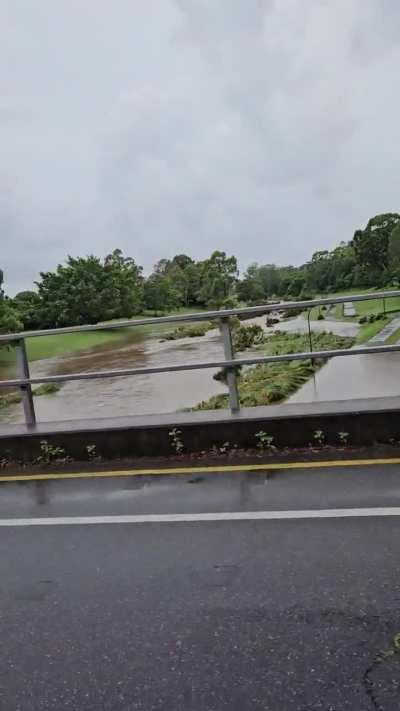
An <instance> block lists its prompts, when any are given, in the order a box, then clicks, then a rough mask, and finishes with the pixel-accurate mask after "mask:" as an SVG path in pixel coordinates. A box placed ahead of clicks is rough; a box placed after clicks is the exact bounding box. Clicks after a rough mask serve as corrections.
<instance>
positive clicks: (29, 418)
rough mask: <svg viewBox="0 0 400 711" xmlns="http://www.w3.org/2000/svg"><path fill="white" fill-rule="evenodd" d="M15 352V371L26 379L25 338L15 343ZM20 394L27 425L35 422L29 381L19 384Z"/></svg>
mask: <svg viewBox="0 0 400 711" xmlns="http://www.w3.org/2000/svg"><path fill="white" fill-rule="evenodd" d="M16 353H17V371H18V377H19V378H21V379H24V380H26V379H27V378H29V377H30V375H29V362H28V356H27V353H26V346H25V339H24V338H21V340H20V341H17V343H16ZM19 387H20V390H21V395H22V406H23V408H24V415H25V422H26V424H27V425H35V424H36V415H35V406H34V404H33V395H32V388H31V385H30V383H27V384H26V385H20V386H19Z"/></svg>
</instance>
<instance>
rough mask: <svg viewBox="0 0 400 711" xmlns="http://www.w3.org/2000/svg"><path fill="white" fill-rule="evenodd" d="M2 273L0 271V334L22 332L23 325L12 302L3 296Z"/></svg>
mask: <svg viewBox="0 0 400 711" xmlns="http://www.w3.org/2000/svg"><path fill="white" fill-rule="evenodd" d="M3 279H4V276H3V272H2V270H1V269H0V333H15V332H16V331H22V329H23V327H24V326H23V323H22V320H21V318H20V316H19V314H18V311H17V310H16V309H15V308H14V307H13V305H12V302H11V300H10V299H8V298H7V297H6V296H5V295H4V289H3Z"/></svg>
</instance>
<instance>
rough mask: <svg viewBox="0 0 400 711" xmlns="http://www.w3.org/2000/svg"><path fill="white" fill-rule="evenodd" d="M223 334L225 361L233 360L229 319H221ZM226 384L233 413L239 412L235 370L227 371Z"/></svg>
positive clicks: (229, 369)
mask: <svg viewBox="0 0 400 711" xmlns="http://www.w3.org/2000/svg"><path fill="white" fill-rule="evenodd" d="M221 334H222V343H223V346H224V356H225V360H233V359H234V353H233V346H232V333H231V326H230V322H229V317H227V318H221ZM226 382H227V385H228V391H229V407H230V408H231V412H238V411H239V409H240V404H239V393H238V387H237V377H236V372H235V370H234V368H228V369H227V375H226Z"/></svg>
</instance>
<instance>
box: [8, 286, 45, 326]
mask: <svg viewBox="0 0 400 711" xmlns="http://www.w3.org/2000/svg"><path fill="white" fill-rule="evenodd" d="M12 306H13V308H14V309H15V310H16V311H17V312H18V316H19V319H20V320H21V321H22V323H23V327H24V329H27V330H34V329H36V328H40V327H41V317H40V309H41V299H40V296H39V294H38V293H37V292H36V291H20V292H19V293H18V294H16V296H14V298H13V299H12Z"/></svg>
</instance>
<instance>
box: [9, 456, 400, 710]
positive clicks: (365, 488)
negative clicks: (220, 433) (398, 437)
mask: <svg viewBox="0 0 400 711" xmlns="http://www.w3.org/2000/svg"><path fill="white" fill-rule="evenodd" d="M372 506H400V467H398V466H390V467H389V466H386V467H368V468H365V469H362V468H357V469H356V468H354V469H351V470H343V469H342V470H339V469H337V470H316V471H303V472H300V471H299V472H279V473H275V474H274V473H272V475H269V476H267V475H262V474H256V475H254V474H253V475H251V474H250V475H249V474H239V475H237V474H235V475H231V476H229V475H218V476H217V477H209V476H204V475H199V476H191V477H180V478H179V479H172V478H168V479H159V480H153V481H151V480H144V479H142V480H140V479H115V480H95V481H90V480H82V481H58V482H46V483H44V484H43V483H34V482H32V483H29V484H25V483H24V484H21V483H19V484H1V485H0V518H14V517H15V518H18V517H23V518H29V517H44V516H50V517H52V516H61V515H64V516H81V515H82V516H83V515H84V516H91V515H112V514H120V513H179V512H207V511H243V510H244V511H250V510H293V509H296V508H297V509H305V508H307V509H313V508H316V509H322V508H323V509H327V508H339V507H372ZM399 532H400V518H398V517H394V518H387V519H383V518H377V517H371V518H360V519H357V518H348V519H313V520H297V521H295V520H291V521H290V520H289V521H223V522H207V523H204V522H197V523H168V524H166V523H156V524H153V523H151V524H141V525H135V524H123V525H121V524H113V525H109V524H107V525H105V524H96V525H90V526H85V525H74V526H46V527H44V526H37V527H18V528H17V527H4V528H1V529H0V639H1V641H2V645H1V652H0V709H1V711H3V710H4V711H44V710H45V709H46V710H47V709H51V710H52V711H66V710H67V709H68V710H69V709H73V710H74V711H75V710H78V709H79V711H97V710H98V711H128V710H129V711H131V710H132V711H135V710H136V709H138V710H139V709H146V711H152V710H153V709H154V710H156V709H157V710H158V709H162V710H163V711H188V710H193V711H219V709H230V710H236V709H237V710H238V711H248V710H250V709H251V710H253V709H254V710H257V711H258V710H261V709H268V710H271V711H277V710H278V709H279V710H283V711H285V710H286V709H288V710H289V709H293V710H295V709H296V710H300V709H301V710H302V711H306V710H308V709H325V710H327V711H328V710H335V711H341V709H352V710H356V711H364V710H365V711H367V710H368V709H383V710H384V711H392V710H393V711H394V710H395V709H396V710H398V709H399V708H400V692H399V684H400V654H397V653H392V654H383V655H382V654H381V657H380V660H381V661H374V659H375V660H376V656H377V655H378V654H379V653H382V652H384V651H385V650H386V651H388V650H390V646H391V644H392V640H393V639H394V638H395V635H396V634H397V633H398V632H400V576H399V549H400V543H399ZM393 649H395V647H394V648H393Z"/></svg>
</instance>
